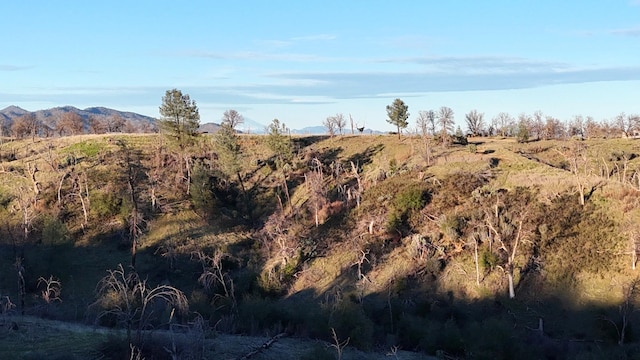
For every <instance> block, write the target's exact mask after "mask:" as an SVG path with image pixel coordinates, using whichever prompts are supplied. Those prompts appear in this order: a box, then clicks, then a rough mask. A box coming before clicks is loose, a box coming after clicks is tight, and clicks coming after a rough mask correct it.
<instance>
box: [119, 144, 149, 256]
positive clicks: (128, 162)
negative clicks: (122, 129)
mask: <svg viewBox="0 0 640 360" xmlns="http://www.w3.org/2000/svg"><path fill="white" fill-rule="evenodd" d="M118 145H119V146H120V166H121V167H122V168H123V170H124V171H123V173H124V174H123V176H124V182H125V183H126V186H127V190H128V197H129V201H130V203H131V207H132V208H131V213H130V216H129V239H130V240H131V267H133V268H135V266H136V254H137V249H138V242H139V240H140V236H141V235H142V229H143V225H144V217H143V215H142V212H141V210H140V204H139V202H140V200H139V193H140V187H141V186H142V182H143V180H144V176H145V171H144V168H143V167H142V164H141V163H140V154H139V153H138V152H136V151H134V150H133V149H132V148H131V147H129V145H128V144H127V143H126V142H125V141H120V142H119V143H118Z"/></svg>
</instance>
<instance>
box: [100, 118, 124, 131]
mask: <svg viewBox="0 0 640 360" xmlns="http://www.w3.org/2000/svg"><path fill="white" fill-rule="evenodd" d="M104 124H105V126H106V128H107V132H109V133H118V132H122V131H123V130H124V125H125V121H124V119H123V118H122V117H121V116H119V115H113V116H109V117H108V118H106V119H105V121H104Z"/></svg>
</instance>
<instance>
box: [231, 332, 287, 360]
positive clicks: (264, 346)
mask: <svg viewBox="0 0 640 360" xmlns="http://www.w3.org/2000/svg"><path fill="white" fill-rule="evenodd" d="M286 335H287V334H286V333H280V334H278V335H276V336H274V337H272V338H271V339H269V340H268V341H267V342H265V343H264V344H262V345H261V346H260V347H258V348H255V349H253V350H251V351H250V352H249V353H247V354H246V355H244V356H241V357H239V358H237V360H246V359H249V358H250V357H252V356H254V355H257V354H259V353H260V352H262V350H266V349H268V348H270V347H271V345H273V344H274V343H275V342H276V341H278V339H280V338H281V337H284V336H286Z"/></svg>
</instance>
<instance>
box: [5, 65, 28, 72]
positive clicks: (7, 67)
mask: <svg viewBox="0 0 640 360" xmlns="http://www.w3.org/2000/svg"><path fill="white" fill-rule="evenodd" d="M31 68H33V66H20V65H8V64H0V71H21V70H28V69H31Z"/></svg>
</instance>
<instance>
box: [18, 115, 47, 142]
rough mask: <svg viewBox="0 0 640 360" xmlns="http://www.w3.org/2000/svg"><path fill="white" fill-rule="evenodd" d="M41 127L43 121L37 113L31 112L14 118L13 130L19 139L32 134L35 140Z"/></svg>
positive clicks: (32, 138)
mask: <svg viewBox="0 0 640 360" xmlns="http://www.w3.org/2000/svg"><path fill="white" fill-rule="evenodd" d="M41 127H42V123H41V122H40V120H38V118H37V117H36V114H35V113H31V112H30V113H26V114H24V115H22V116H20V117H19V118H17V119H16V120H14V122H13V125H12V126H11V131H12V132H13V136H15V137H17V138H19V139H22V138H25V137H26V136H29V135H30V136H31V140H32V141H35V138H36V136H37V135H38V133H39V131H40V128H41Z"/></svg>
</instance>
